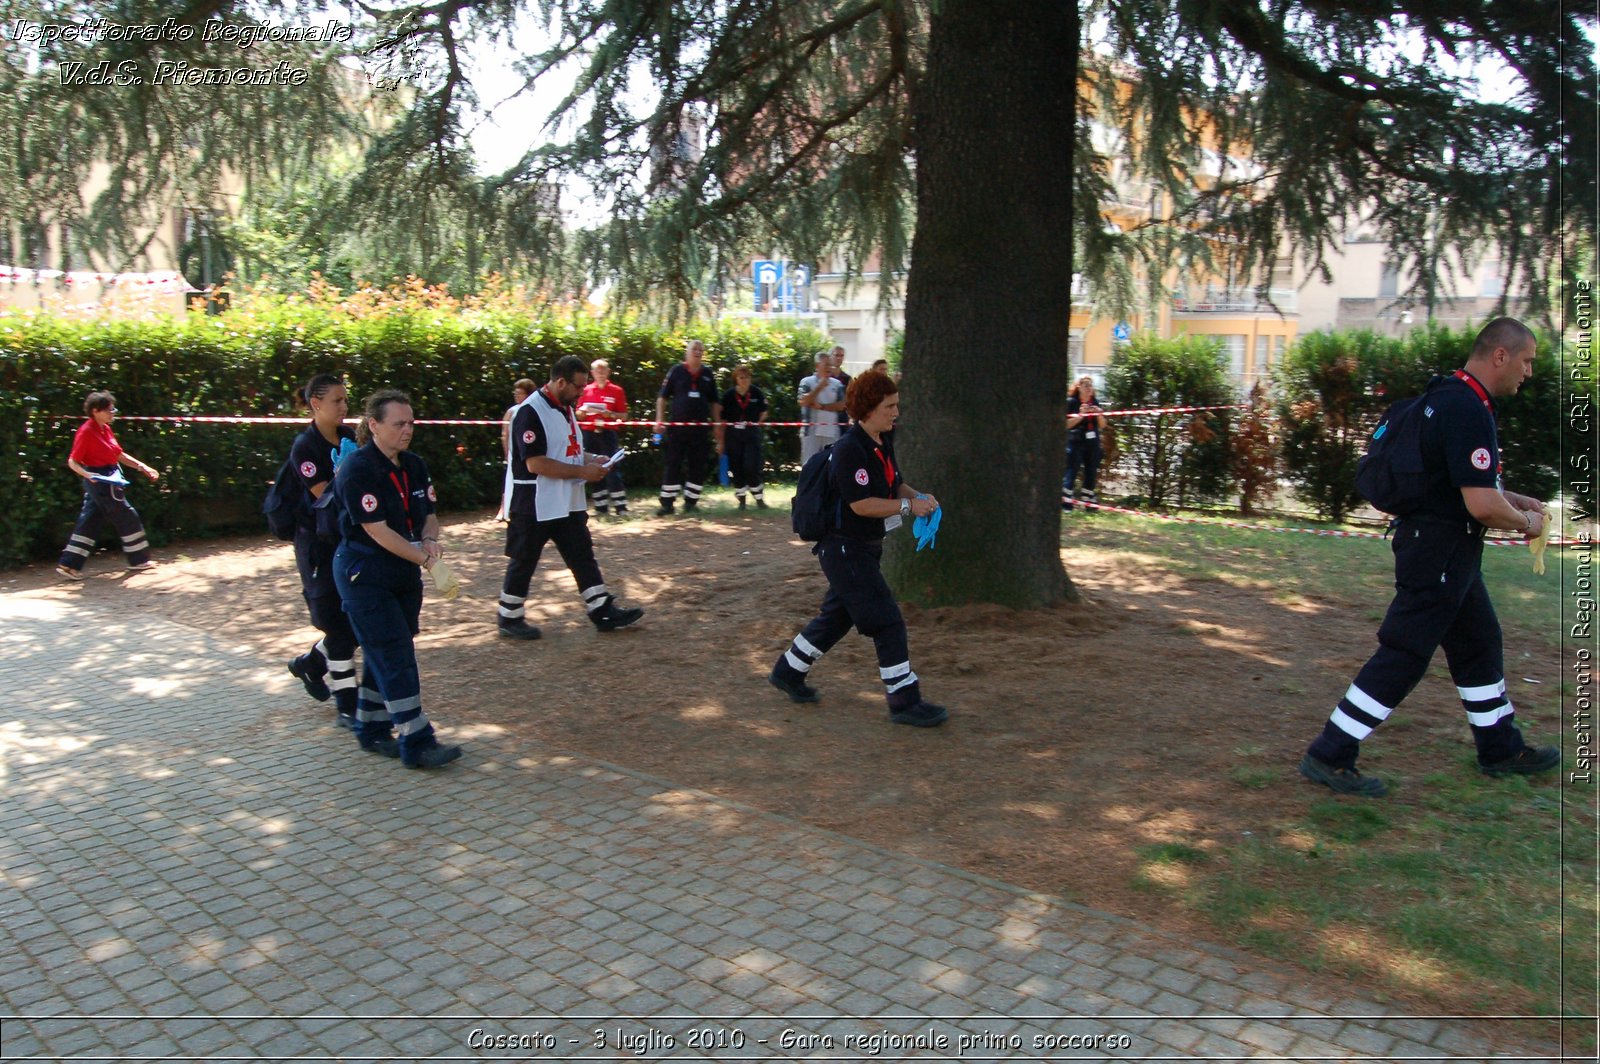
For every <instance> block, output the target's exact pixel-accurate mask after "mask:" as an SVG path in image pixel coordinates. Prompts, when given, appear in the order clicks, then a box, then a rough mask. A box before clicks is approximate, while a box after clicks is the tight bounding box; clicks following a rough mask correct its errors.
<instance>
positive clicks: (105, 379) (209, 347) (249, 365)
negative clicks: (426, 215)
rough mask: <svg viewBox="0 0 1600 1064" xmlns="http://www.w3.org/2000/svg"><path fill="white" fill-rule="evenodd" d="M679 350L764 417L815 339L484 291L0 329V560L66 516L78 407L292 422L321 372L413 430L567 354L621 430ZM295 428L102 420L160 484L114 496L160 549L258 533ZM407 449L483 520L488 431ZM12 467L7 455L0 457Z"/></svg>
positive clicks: (647, 402) (774, 448) (774, 450)
mask: <svg viewBox="0 0 1600 1064" xmlns="http://www.w3.org/2000/svg"><path fill="white" fill-rule="evenodd" d="M691 337H697V338H699V339H702V340H704V341H705V343H706V347H707V356H706V361H707V364H708V365H710V366H712V367H713V368H714V369H715V370H716V371H717V377H718V381H719V383H720V384H721V385H722V386H723V387H727V386H728V385H729V383H730V371H731V369H732V368H733V366H734V365H735V364H737V363H740V362H744V363H748V364H749V365H750V366H751V367H752V370H753V373H754V377H755V381H756V383H757V384H758V385H760V386H761V387H762V388H763V389H764V390H765V391H766V392H767V394H768V396H769V397H770V399H771V406H772V413H771V419H772V420H775V421H792V420H796V419H797V417H798V408H797V406H796V401H795V394H796V388H795V385H796V384H797V383H798V382H799V380H800V379H801V378H802V377H804V376H805V375H806V374H808V373H809V372H811V359H812V356H813V354H814V353H815V352H816V351H818V350H820V349H822V348H823V347H824V346H825V345H826V338H825V337H823V336H822V335H821V334H820V333H818V332H816V331H815V330H810V329H803V330H792V329H776V328H769V327H767V326H765V325H764V324H760V323H750V322H743V321H738V322H732V321H724V322H721V323H717V324H702V325H699V326H692V327H686V328H683V329H669V328H664V327H661V326H657V325H651V324H647V323H644V322H641V321H637V320H619V319H596V318H592V317H589V316H585V315H581V314H575V313H571V312H563V311H560V310H557V309H553V308H548V307H540V306H532V307H530V305H529V304H528V302H527V301H526V300H524V299H522V298H521V297H520V294H514V293H507V292H498V293H493V294H491V295H490V296H488V297H485V298H480V299H473V300H468V301H466V302H462V301H459V300H456V299H453V298H451V297H449V296H448V295H445V294H442V293H439V292H435V291H429V290H427V289H424V288H422V287H420V285H418V284H417V283H415V282H413V283H411V284H410V285H408V286H401V287H399V288H396V289H392V290H389V291H384V292H375V291H367V292H363V293H359V294H356V295H351V296H345V295H343V294H342V293H339V292H337V291H335V290H333V289H331V288H328V287H326V286H317V288H316V289H315V290H314V291H313V292H311V293H310V294H308V295H306V296H303V297H289V298H282V297H274V296H270V295H261V294H255V295H251V296H249V297H246V298H242V299H240V300H238V301H237V302H236V303H235V306H234V308H233V309H232V310H230V311H228V312H227V313H225V314H222V315H218V316H213V317H207V316H205V315H202V314H198V313H197V314H191V315H189V316H186V317H183V318H152V319H144V320H109V319H108V320H68V319H63V318H57V317H51V316H46V315H38V314H27V315H8V316H3V317H0V448H3V451H0V453H3V454H4V455H5V464H4V466H0V509H3V510H4V512H5V513H6V514H7V515H8V519H7V521H6V522H5V523H4V525H3V526H0V527H3V531H0V565H17V564H20V563H22V562H25V561H27V560H29V559H34V558H45V557H49V556H52V555H54V554H55V553H56V552H57V551H58V550H60V548H61V544H62V542H63V541H64V540H65V538H66V534H67V532H68V531H70V529H71V526H72V521H73V519H74V518H75V517H76V515H77V511H78V506H79V502H80V499H81V497H82V490H81V487H80V485H79V483H78V480H77V478H75V477H74V476H72V474H71V473H70V472H68V471H67V469H66V465H65V463H66V457H67V452H68V450H69V449H70V447H71V441H72V434H73V432H74V431H76V429H77V427H78V425H79V424H80V423H81V421H82V415H81V410H82V404H83V397H84V395H85V394H86V393H87V392H89V391H91V390H94V389H109V390H110V391H112V392H113V393H115V394H116V397H117V407H118V409H119V411H120V412H121V413H122V414H124V415H140V414H143V415H150V414H238V415H254V416H260V415H276V416H304V415H305V410H304V408H303V406H300V405H299V404H298V403H297V401H296V398H295V396H296V392H297V390H298V389H299V387H300V386H301V385H302V384H303V383H304V382H305V381H306V379H307V378H309V377H310V376H311V375H313V374H315V373H319V372H325V371H333V372H340V373H343V374H345V376H346V378H347V380H348V381H349V383H350V392H351V396H352V407H354V406H355V404H356V402H358V401H359V399H360V397H362V396H364V395H366V394H367V393H369V392H371V391H373V390H375V389H377V388H380V387H391V386H392V387H398V388H403V389H405V390H406V391H408V392H409V393H410V394H411V395H412V398H413V400H414V401H415V408H416V412H417V416H418V418H419V419H429V418H498V417H500V415H501V414H502V413H503V412H504V410H505V408H506V407H507V406H509V405H510V403H511V385H512V382H514V381H515V380H516V379H517V378H519V377H531V378H533V379H534V380H537V381H541V382H542V381H544V380H545V379H546V378H547V377H548V374H549V367H550V365H551V363H552V362H554V361H555V360H556V359H557V358H559V357H560V356H562V355H565V354H576V355H579V356H581V357H582V358H584V359H585V360H591V359H594V358H600V357H604V358H606V359H607V360H608V361H610V362H611V365H612V379H613V380H614V381H616V383H618V384H619V385H621V386H622V388H623V389H624V390H625V391H626V392H627V394H628V400H629V413H630V416H631V417H633V418H639V419H648V418H650V417H653V416H654V409H655V394H656V391H657V390H658V389H659V387H660V383H661V380H662V378H663V377H664V376H665V374H666V371H667V370H668V369H669V368H671V366H672V365H673V363H675V362H677V361H679V360H680V359H681V358H682V352H683V345H684V343H685V341H686V340H687V339H689V338H691ZM294 431H296V430H295V429H293V428H291V427H289V426H241V425H203V424H201V425H197V424H183V423H166V422H135V421H119V422H118V423H117V426H116V432H117V437H118V439H119V440H120V441H121V442H122V444H123V446H124V447H125V448H126V449H127V450H128V451H129V452H130V453H131V454H133V455H135V456H137V457H138V458H140V459H142V460H144V461H146V462H149V463H150V464H151V465H154V466H155V467H156V468H157V469H159V470H160V471H161V474H162V479H161V481H160V482H159V483H158V484H150V483H149V482H146V481H143V480H142V479H141V478H137V477H136V478H135V480H136V481H137V483H136V484H135V486H134V488H133V489H131V491H130V499H131V500H132V501H133V503H134V505H135V506H136V507H138V509H139V512H140V514H141V515H142V516H143V518H144V520H145V524H146V527H147V528H148V530H149V532H150V536H151V540H152V541H153V542H155V543H157V544H160V543H163V542H165V541H167V540H170V539H172V538H175V537H193V536H203V535H210V534H217V533H219V532H229V531H241V530H251V531H253V530H260V529H262V528H264V524H263V522H262V519H261V517H260V515H259V513H258V510H257V508H258V506H259V503H260V499H261V496H262V494H263V493H264V492H265V491H266V489H267V487H268V486H269V485H270V483H271V480H272V477H273V475H274V473H275V472H276V471H277V468H278V466H279V464H280V463H281V462H282V460H283V457H284V455H285V454H287V452H288V447H289V441H290V439H291V437H292V435H293V433H294ZM648 438H649V433H648V431H647V430H624V441H625V443H626V445H627V446H628V447H629V449H630V450H631V451H634V453H632V454H630V456H629V458H628V461H627V463H626V468H625V475H626V477H627V479H628V483H629V484H630V485H634V486H638V485H645V484H655V483H658V482H659V479H660V452H659V448H652V447H650V446H649V445H648V442H647V441H648ZM413 447H414V449H415V450H416V451H417V453H419V454H420V455H422V456H423V458H424V459H426V460H427V462H428V466H429V468H430V470H431V471H432V472H433V475H434V478H435V480H436V482H437V485H438V493H439V497H440V499H441V502H442V505H443V506H444V507H445V508H447V509H470V508H475V507H484V506H492V505H494V503H495V501H496V500H497V499H498V498H499V492H500V485H501V483H502V477H503V475H504V473H503V471H504V464H503V459H502V457H501V451H500V433H499V430H498V429H496V428H493V427H488V426H484V427H470V426H457V427H450V426H425V427H423V428H421V429H419V430H418V432H417V434H416V439H415V441H414V444H413ZM13 456H14V458H13ZM767 460H768V466H769V468H785V467H793V466H794V465H795V464H797V463H798V460H799V441H798V437H797V434H796V433H794V432H793V431H792V430H782V429H776V430H772V431H770V432H769V433H768V434H767Z"/></svg>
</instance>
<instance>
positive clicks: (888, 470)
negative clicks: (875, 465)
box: [872, 447, 901, 532]
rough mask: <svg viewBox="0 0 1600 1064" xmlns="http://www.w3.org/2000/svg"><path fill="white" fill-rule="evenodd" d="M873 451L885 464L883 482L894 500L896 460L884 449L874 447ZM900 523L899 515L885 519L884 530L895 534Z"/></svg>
mask: <svg viewBox="0 0 1600 1064" xmlns="http://www.w3.org/2000/svg"><path fill="white" fill-rule="evenodd" d="M872 451H873V453H874V454H876V455H877V456H878V461H880V462H882V463H883V480H884V483H885V484H887V485H888V486H889V498H891V499H892V498H894V459H892V458H890V457H889V455H888V454H887V453H886V452H885V451H884V449H883V448H882V447H873V448H872ZM900 521H901V518H900V515H899V514H895V515H894V516H893V517H885V518H884V519H883V530H884V531H885V532H893V531H894V530H895V529H897V528H899V527H900Z"/></svg>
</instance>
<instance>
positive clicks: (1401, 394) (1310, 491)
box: [1276, 323, 1593, 521]
mask: <svg viewBox="0 0 1600 1064" xmlns="http://www.w3.org/2000/svg"><path fill="white" fill-rule="evenodd" d="M1477 332H1478V330H1477V328H1476V327H1463V328H1461V329H1450V328H1448V327H1445V326H1442V325H1438V324H1432V323H1430V324H1429V325H1427V326H1425V327H1423V328H1419V329H1416V330H1414V331H1412V332H1411V333H1408V334H1407V335H1405V336H1403V337H1385V336H1378V335H1376V334H1375V333H1372V332H1370V331H1366V330H1357V331H1346V332H1313V333H1308V334H1307V335H1305V336H1303V337H1301V338H1300V339H1299V340H1297V341H1296V342H1295V344H1294V345H1293V346H1292V347H1291V348H1290V349H1289V351H1288V353H1287V354H1286V356H1285V358H1284V361H1283V364H1282V365H1281V366H1280V367H1279V369H1278V372H1277V374H1276V376H1277V380H1276V392H1277V415H1278V425H1279V432H1280V439H1281V444H1282V453H1283V459H1284V465H1285V468H1286V470H1287V472H1288V476H1289V479H1290V481H1291V482H1292V483H1293V484H1294V490H1295V494H1296V496H1297V497H1298V498H1299V499H1300V500H1301V501H1302V502H1305V503H1308V504H1309V505H1311V506H1312V507H1313V508H1314V509H1315V510H1316V511H1317V513H1319V514H1321V515H1323V516H1325V517H1328V518H1330V519H1332V520H1335V521H1338V520H1342V519H1343V518H1344V516H1345V515H1346V514H1347V513H1349V512H1350V511H1351V510H1353V509H1356V508H1358V507H1359V506H1361V505H1362V500H1361V496H1360V493H1358V492H1357V491H1356V488H1355V479H1356V461H1357V459H1359V458H1360V457H1361V455H1362V454H1363V453H1364V452H1365V450H1366V442H1367V438H1368V437H1369V436H1370V435H1371V433H1372V430H1373V429H1374V428H1375V427H1376V426H1377V423H1378V419H1379V418H1380V417H1382V415H1383V412H1384V411H1385V410H1386V409H1388V407H1389V404H1391V403H1393V402H1395V401H1397V400H1399V399H1404V398H1406V397H1408V396H1413V395H1420V394H1421V393H1422V391H1423V389H1424V388H1425V387H1426V386H1427V383H1428V379H1429V378H1430V377H1432V376H1433V375H1434V374H1447V373H1451V372H1453V371H1454V370H1456V369H1458V368H1460V367H1461V366H1462V364H1463V363H1465V362H1466V358H1467V355H1468V353H1469V352H1470V351H1471V350H1472V342H1473V339H1474V338H1475V337H1476V335H1477ZM1588 383H1589V386H1590V387H1591V389H1592V386H1593V381H1592V379H1591V380H1590V381H1589V382H1588ZM1572 386H1573V381H1572V379H1571V377H1570V375H1566V374H1563V373H1562V372H1561V365H1560V361H1559V359H1558V357H1557V348H1556V346H1554V345H1552V343H1551V341H1550V339H1549V337H1548V336H1546V335H1540V337H1539V342H1538V349H1537V353H1536V356H1535V360H1534V367H1533V376H1532V377H1531V378H1530V379H1529V380H1528V381H1527V382H1526V383H1525V384H1523V386H1522V389H1521V391H1519V392H1518V393H1517V395H1516V396H1514V397H1511V398H1507V399H1502V400H1498V401H1497V404H1496V406H1497V415H1498V416H1497V421H1498V423H1499V439H1500V451H1501V459H1502V462H1503V464H1504V467H1505V482H1506V486H1507V487H1508V488H1510V489H1512V490H1514V491H1518V492H1521V493H1522V494H1525V495H1532V496H1535V497H1537V498H1541V499H1551V498H1554V496H1555V493H1556V490H1557V488H1558V486H1559V480H1560V463H1561V433H1562V426H1563V425H1564V424H1565V422H1566V415H1565V412H1566V411H1567V410H1569V409H1571V407H1572V403H1571V397H1572V395H1573V387H1572Z"/></svg>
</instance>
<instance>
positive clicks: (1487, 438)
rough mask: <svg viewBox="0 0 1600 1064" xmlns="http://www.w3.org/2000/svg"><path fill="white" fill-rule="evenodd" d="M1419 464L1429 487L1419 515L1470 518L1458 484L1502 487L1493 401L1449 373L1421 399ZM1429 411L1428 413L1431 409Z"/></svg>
mask: <svg viewBox="0 0 1600 1064" xmlns="http://www.w3.org/2000/svg"><path fill="white" fill-rule="evenodd" d="M1424 403H1425V405H1424V407H1423V411H1422V412H1423V417H1424V420H1423V425H1422V466H1423V468H1424V469H1425V470H1427V475H1428V486H1427V490H1426V492H1425V495H1424V501H1423V504H1422V508H1421V510H1420V511H1419V512H1420V513H1422V514H1425V515H1427V516H1431V517H1439V518H1446V519H1449V520H1452V521H1456V520H1459V521H1469V520H1471V519H1472V514H1471V513H1470V512H1469V511H1468V510H1467V504H1466V500H1464V499H1463V498H1462V497H1461V489H1462V488H1499V487H1500V442H1499V437H1498V435H1497V433H1496V431H1495V423H1494V400H1493V399H1492V398H1488V397H1487V393H1486V394H1485V397H1481V398H1480V397H1479V395H1478V393H1477V392H1476V391H1474V390H1473V387H1472V385H1471V384H1469V383H1468V382H1467V381H1465V380H1462V379H1461V378H1460V377H1455V376H1451V377H1447V378H1445V380H1444V383H1442V384H1440V385H1439V386H1438V387H1437V388H1435V389H1433V391H1431V392H1429V393H1428V397H1427V399H1426V400H1424ZM1430 411H1431V413H1430Z"/></svg>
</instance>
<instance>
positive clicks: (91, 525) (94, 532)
mask: <svg viewBox="0 0 1600 1064" xmlns="http://www.w3.org/2000/svg"><path fill="white" fill-rule="evenodd" d="M84 468H85V469H87V470H88V471H89V472H91V473H102V474H104V475H106V476H110V475H111V474H112V473H113V472H115V471H116V469H117V467H116V466H114V465H109V466H84ZM106 525H110V526H111V527H112V529H114V530H115V531H116V533H117V535H118V536H119V537H121V539H122V551H123V553H124V554H126V555H127V556H128V564H129V565H143V564H144V563H145V562H147V561H149V560H150V540H149V538H148V537H146V536H145V533H144V522H143V521H141V520H139V511H138V510H135V509H134V508H133V504H132V503H130V502H128V498H127V496H126V495H124V494H123V487H122V485H120V484H107V483H106V482H105V481H103V480H88V481H85V482H84V489H83V509H81V510H79V511H78V524H77V527H75V528H74V529H73V530H72V535H70V536H69V537H67V545H66V546H65V547H63V548H62V549H61V557H59V558H57V559H56V564H57V565H64V566H66V567H67V568H68V569H72V570H75V571H78V572H81V571H82V570H83V563H84V562H86V561H88V560H89V555H90V554H92V553H94V544H95V540H96V539H97V538H98V537H99V535H100V530H101V529H102V528H103V527H105V526H106Z"/></svg>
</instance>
